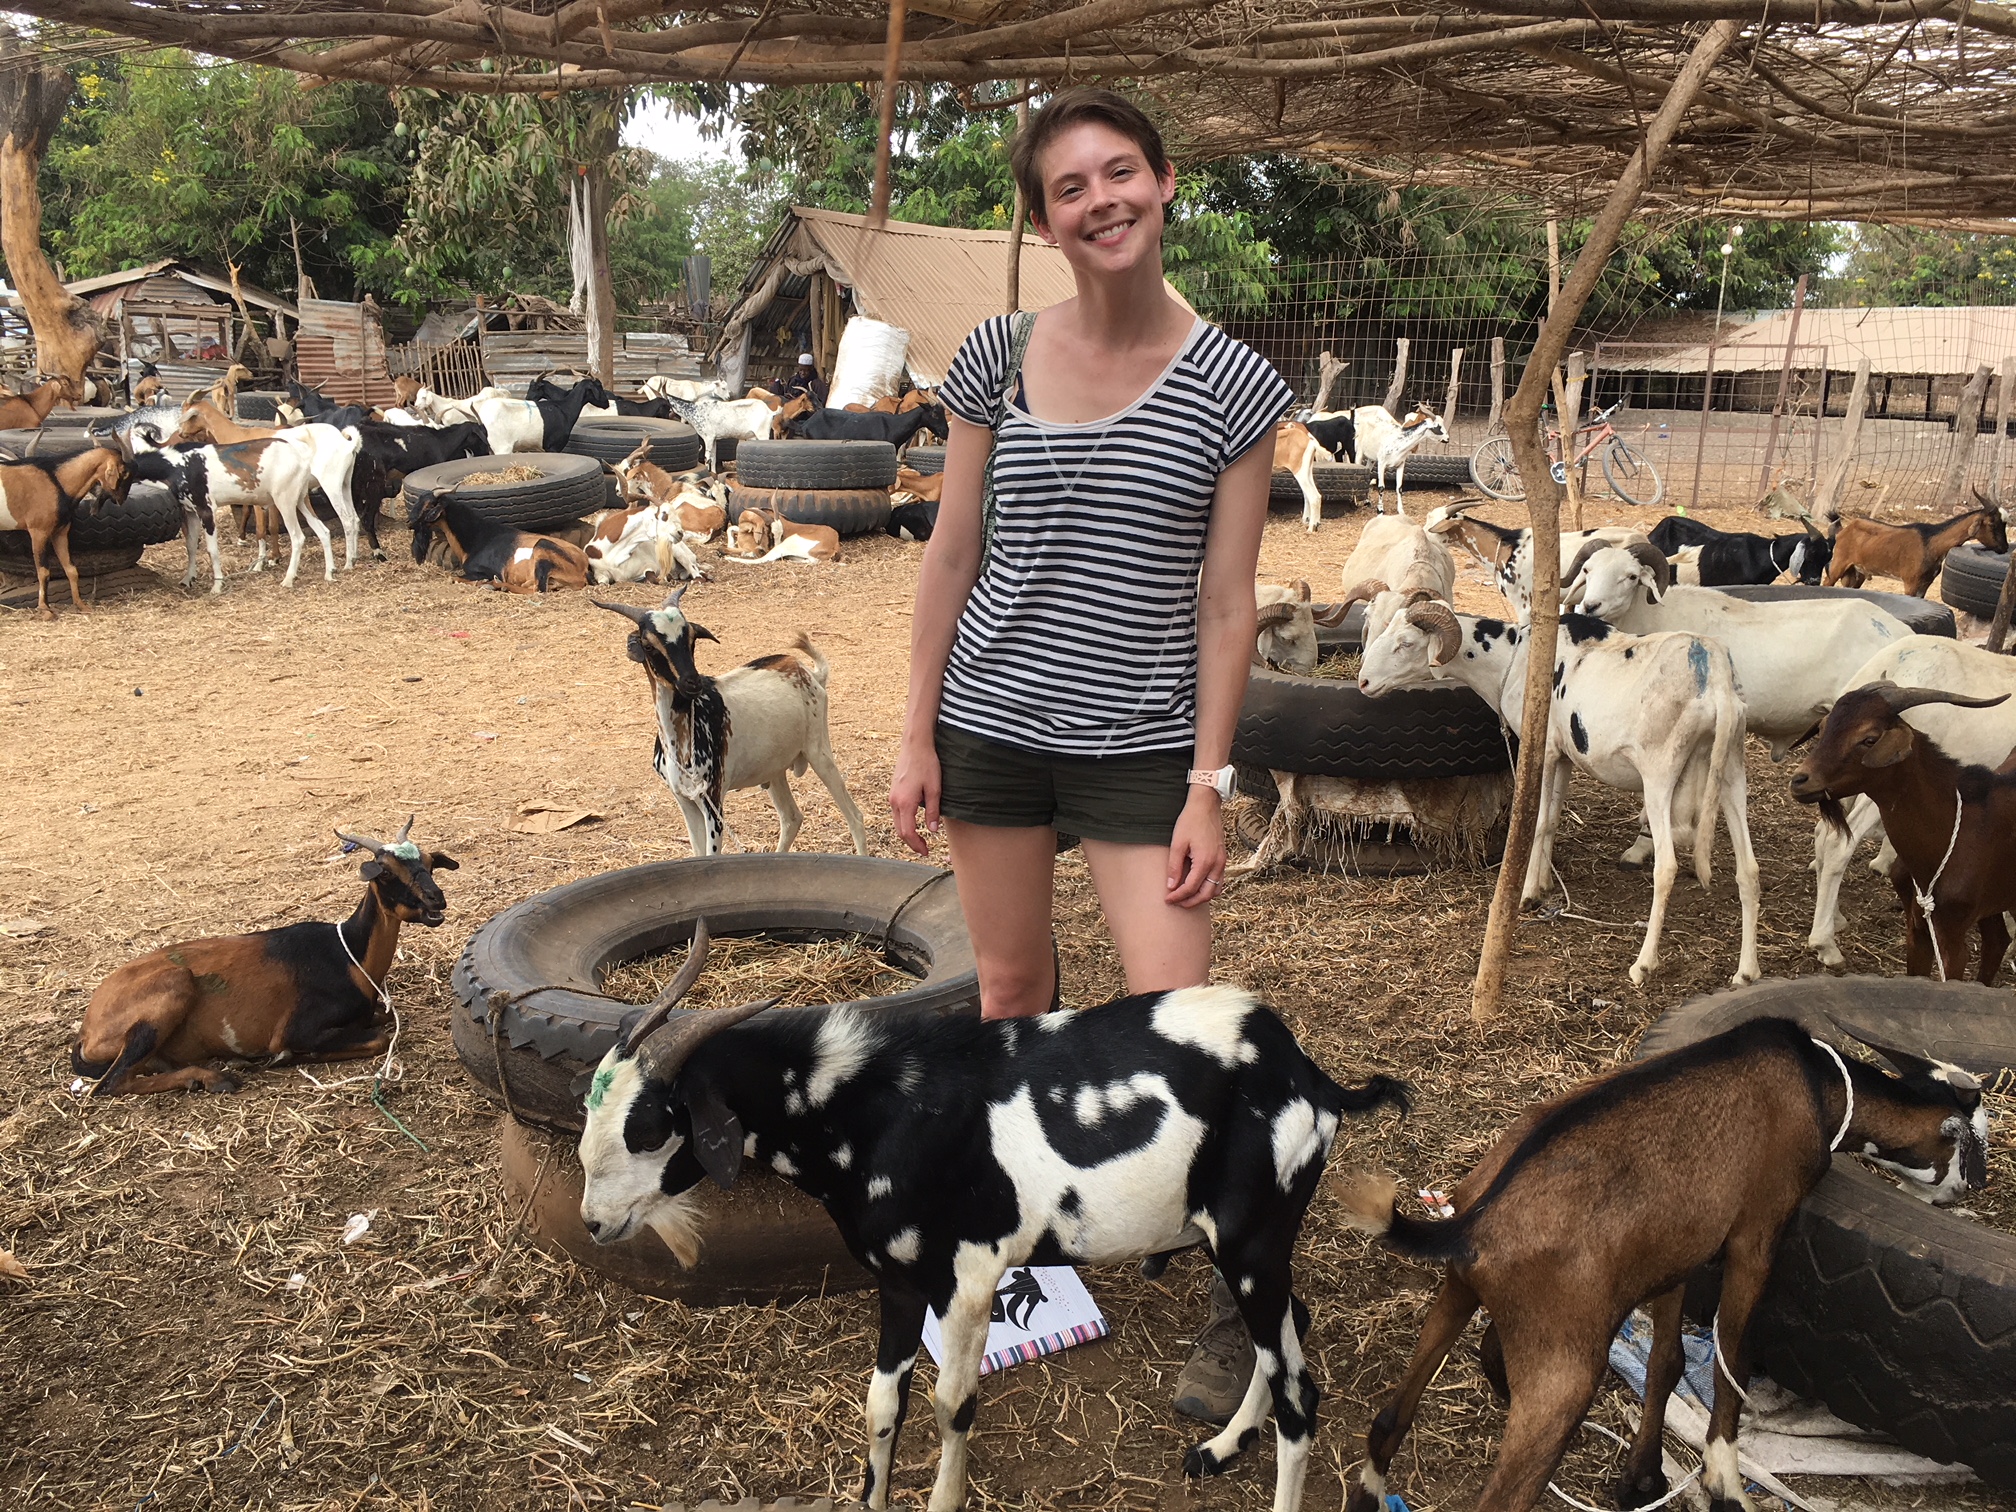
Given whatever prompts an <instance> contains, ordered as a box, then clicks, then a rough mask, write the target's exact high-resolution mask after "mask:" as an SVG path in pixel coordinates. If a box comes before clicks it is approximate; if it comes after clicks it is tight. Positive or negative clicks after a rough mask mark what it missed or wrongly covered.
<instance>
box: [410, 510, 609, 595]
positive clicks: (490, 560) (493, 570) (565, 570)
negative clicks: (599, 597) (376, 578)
mask: <svg viewBox="0 0 2016 1512" xmlns="http://www.w3.org/2000/svg"><path fill="white" fill-rule="evenodd" d="M458 486H459V485H456V484H450V485H449V486H448V487H446V488H437V489H435V490H434V491H433V492H432V493H429V494H424V495H422V496H420V497H419V498H416V499H415V500H414V504H415V514H414V517H413V560H414V561H415V562H419V563H422V564H423V565H424V564H425V562H426V561H427V553H428V551H429V550H430V549H431V548H432V547H433V545H434V538H435V536H437V535H438V536H440V537H441V541H442V544H443V545H444V546H445V547H446V548H447V550H448V558H449V566H451V567H453V568H455V569H456V573H455V575H456V576H457V577H459V578H460V579H461V580H462V581H463V582H465V583H484V582H487V583H491V584H493V585H494V586H496V587H497V588H499V589H501V590H502V591H503V592H505V593H550V592H552V590H554V589H555V588H586V587H587V586H588V557H587V554H586V553H585V552H583V551H582V549H581V548H580V547H579V546H576V545H574V544H573V543H572V542H571V541H556V540H554V539H553V538H552V537H551V536H543V535H533V534H532V533H531V532H529V531H524V530H519V529H518V528H517V527H516V526H512V525H503V524H499V523H498V522H497V521H495V520H487V519H485V518H484V517H483V516H482V515H480V514H478V513H477V512H476V511H475V510H473V509H471V508H470V507H469V506H468V505H467V504H464V503H461V502H460V501H458V500H456V499H455V498H454V497H452V496H453V494H454V492H455V489H456V487H458Z"/></svg>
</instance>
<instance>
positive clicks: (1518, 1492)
mask: <svg viewBox="0 0 2016 1512" xmlns="http://www.w3.org/2000/svg"><path fill="white" fill-rule="evenodd" d="M1871 1048H1874V1049H1877V1050H1879V1051H1880V1052H1881V1054H1882V1055H1883V1056H1884V1057H1885V1058H1886V1059H1888V1060H1889V1061H1890V1062H1891V1063H1892V1064H1894V1065H1895V1066H1897V1067H1898V1069H1899V1070H1900V1071H1902V1072H1903V1076H1902V1077H1901V1078H1898V1077H1892V1076H1889V1075H1886V1074H1885V1073H1884V1072H1882V1071H1880V1070H1878V1069H1877V1068H1876V1067H1874V1066H1871V1065H1868V1064H1866V1063H1864V1062H1862V1061H1858V1060H1854V1059H1851V1058H1847V1057H1843V1056H1840V1055H1839V1054H1838V1053H1837V1052H1835V1051H1834V1050H1833V1049H1831V1048H1830V1047H1828V1046H1826V1045H1824V1044H1822V1043H1820V1042H1819V1041H1817V1040H1815V1039H1813V1038H1812V1037H1811V1036H1810V1035H1808V1034H1807V1032H1806V1031H1805V1030H1804V1029H1802V1028H1801V1027H1800V1026H1799V1025H1797V1024H1795V1023H1793V1022H1791V1021H1790V1020H1788V1019H1775V1018H1772V1019H1753V1020H1751V1021H1750V1022H1749V1023H1746V1024H1740V1025H1738V1026H1737V1027H1736V1028H1734V1029H1731V1030H1729V1031H1727V1032H1726V1033H1723V1034H1718V1035H1716V1036H1714V1037H1713V1038H1712V1039H1706V1040H1703V1041H1701V1042H1700V1043H1699V1044H1695V1045H1689V1046H1686V1047H1685V1048H1683V1049H1679V1050H1673V1051H1669V1052H1667V1053H1666V1054H1664V1055H1659V1056H1654V1057H1653V1058H1652V1059H1650V1060H1647V1061H1643V1062H1640V1063H1639V1064H1637V1065H1631V1066H1625V1067H1623V1068H1621V1069H1619V1070H1616V1071H1612V1072H1610V1073H1609V1074H1607V1075H1605V1076H1600V1077H1597V1078H1596V1079H1594V1080H1593V1081H1589V1082H1585V1083H1583V1084H1582V1085H1581V1086H1579V1087H1577V1088H1575V1089H1574V1090H1572V1091H1570V1092H1568V1093H1567V1094H1566V1095H1564V1096H1562V1097H1558V1098H1556V1099H1554V1100H1553V1101H1551V1102H1546V1103H1542V1104H1540V1105H1539V1106H1538V1107H1535V1108H1530V1109H1528V1110H1527V1111H1526V1112H1525V1113H1524V1114H1523V1115H1521V1117H1520V1118H1519V1120H1518V1121H1517V1122H1516V1123H1514V1124H1513V1126H1512V1127H1511V1128H1510V1129H1509V1130H1507V1131H1506V1133H1505V1135H1504V1136H1503V1137H1502V1138H1501V1139H1500V1140H1499V1141H1498V1143H1497V1144H1496V1145H1494V1146H1493V1147H1492V1148H1491V1150H1490V1151H1489V1153H1487V1154H1486V1155H1485V1156H1484V1158H1483V1160H1481V1161H1479V1162H1478V1164H1477V1166H1476V1168H1475V1169H1474V1170H1472V1171H1471V1172H1470V1174H1469V1175H1467V1176H1465V1177H1464V1178H1463V1181H1462V1183H1461V1184H1460V1185H1459V1186H1458V1187H1457V1188H1456V1192H1455V1196H1454V1199H1453V1202H1454V1206H1455V1209H1456V1216H1455V1217H1454V1218H1453V1219H1451V1220H1449V1221H1446V1222H1432V1221H1429V1220H1425V1219H1421V1218H1415V1217H1410V1216H1407V1215H1404V1214H1402V1213H1401V1212H1400V1211H1399V1209H1398V1207H1397V1206H1396V1204H1395V1200H1394V1190H1393V1184H1392V1183H1391V1182H1390V1181H1387V1180H1383V1179H1381V1178H1377V1177H1368V1176H1364V1175H1362V1174H1361V1175H1360V1176H1359V1177H1358V1178H1357V1180H1356V1182H1355V1183H1349V1184H1347V1185H1346V1190H1345V1192H1344V1206H1345V1216H1346V1218H1347V1220H1348V1221H1349V1222H1350V1223H1351V1224H1352V1225H1353V1226H1354V1227H1358V1228H1362V1229H1364V1230H1366V1231H1367V1232H1370V1233H1373V1234H1377V1235H1380V1236H1381V1237H1382V1238H1383V1239H1384V1240H1385V1242H1386V1245H1387V1247H1388V1248H1390V1249H1394V1250H1397V1251H1398V1252H1399V1253H1401V1254H1403V1255H1406V1256H1409V1257H1410V1258H1412V1259H1416V1260H1423V1261H1429V1262H1433V1263H1439V1264H1442V1265H1444V1266H1446V1267H1447V1275H1446V1277H1445V1279H1444V1280H1443V1282H1442V1289H1441V1291H1440V1292H1439V1293H1437V1294H1436V1297H1435V1301H1434V1303H1433V1305H1432V1306H1431V1307H1430V1308H1429V1311H1428V1318H1427V1321H1426V1322H1425V1323H1423V1324H1422V1327H1421V1338H1420V1341H1419V1342H1418V1343H1417V1344H1416V1345H1415V1347H1414V1358H1413V1361H1412V1363H1411V1364H1410V1365H1409V1366H1408V1369H1407V1375H1406V1378H1405V1379H1404V1380H1403V1381H1402V1382H1401V1384H1400V1387H1399V1389H1398V1391H1396V1392H1395V1393H1394V1396H1393V1399H1392V1400H1391V1401H1390V1402H1388V1403H1387V1405H1386V1407H1385V1408H1384V1410H1382V1411H1381V1412H1380V1414H1379V1416H1378V1417H1377V1418H1376V1419H1374V1421H1373V1424H1372V1428H1371V1431H1370V1432H1369V1433H1368V1434H1367V1435H1366V1449H1367V1454H1368V1460H1367V1463H1366V1466H1365V1468H1364V1470H1363V1471H1362V1472H1361V1474H1360V1477H1359V1483H1358V1484H1357V1485H1355V1486H1353V1487H1352V1488H1351V1491H1350V1494H1349V1496H1348V1497H1347V1499H1346V1501H1345V1509H1346V1512H1375V1509H1378V1508H1379V1507H1381V1505H1382V1504H1383V1502H1384V1498H1385V1494H1386V1470H1387V1467H1388V1466H1389V1465H1390V1464H1391V1463H1392V1461H1393V1456H1394V1454H1395V1453H1396V1452H1397V1451H1398V1450H1399V1447H1400V1443H1401V1441H1402V1440H1403V1439H1404V1438H1405V1437H1406V1435H1407V1430H1408V1428H1409V1426H1411V1425H1412V1423H1413V1420H1414V1414H1415V1411H1416V1410H1417V1409H1418V1408H1419V1406H1420V1404H1421V1396H1422V1393H1423V1392H1424V1391H1426V1390H1427V1388H1428V1383H1429V1382H1430V1381H1431V1380H1432V1379H1433V1378H1434V1375H1435V1372H1436V1370H1437V1369H1439V1368H1440V1366H1441V1364H1442V1361H1443V1358H1444V1357H1445V1356H1446V1355H1447V1354H1448V1353H1449V1349H1450V1346H1451V1345H1453V1344H1454V1343H1455V1342H1456V1338H1457V1336H1458V1335H1459V1334H1460V1333H1462V1331H1463V1328H1464V1326H1465V1325H1466V1324H1467V1323H1468V1322H1469V1320H1470V1316H1471V1314H1473V1313H1474V1312H1476V1310H1477V1309H1478V1307H1479V1306H1482V1307H1485V1308H1487V1309H1488V1310H1489V1311H1490V1313H1491V1327H1490V1329H1489V1331H1488V1332H1487V1333H1486V1334H1485V1337H1484V1360H1485V1370H1486V1373H1487V1374H1488V1375H1490V1376H1491V1378H1492V1384H1493V1385H1494V1386H1496V1387H1497V1388H1498V1390H1499V1392H1500V1393H1501V1394H1507V1392H1508V1382H1509V1383H1510V1390H1509V1394H1510V1396H1511V1398H1512V1406H1511V1412H1510V1416H1509V1418H1508V1420H1507V1422H1506V1425H1505V1437H1504V1441H1503V1444H1502V1445H1501V1447H1500V1449H1499V1452H1498V1459H1497V1463H1496V1465H1495V1466H1494V1467H1493V1469H1492V1473H1491V1479H1490V1480H1489V1482H1487V1483H1486V1485H1485V1487H1484V1492H1483V1494H1482V1495H1481V1496H1480V1497H1479V1498H1478V1500H1477V1503H1476V1506H1477V1509H1478V1512H1525V1509H1526V1508H1528V1507H1531V1506H1533V1505H1534V1504H1535V1502H1536V1501H1538V1499H1539V1497H1540V1493H1541V1491H1542V1489H1543V1488H1544V1487H1545V1486H1546V1484H1547V1479H1548V1477H1549V1476H1550V1475H1552V1474H1553V1473H1554V1468H1555V1466H1556V1465H1558V1464H1559V1463H1560V1462H1561V1455H1562V1452H1563V1451H1564V1450H1565V1449H1566V1448H1567V1445H1568V1439H1569V1436H1570V1435H1571V1434H1572V1433H1574V1431H1575V1428H1576V1425H1577V1424H1579V1423H1580V1422H1581V1421H1582V1417H1583V1414H1584V1413H1586V1412H1587V1411H1588V1410H1589V1404H1590V1402H1591V1401H1592V1400H1594V1398H1595V1395H1596V1388H1597V1386H1598V1384H1599V1383H1600V1382H1601V1380H1602V1377H1603V1371H1604V1368H1605V1364H1606V1361H1607V1358H1608V1351H1609V1346H1610V1340H1611V1338H1612V1337H1613V1336H1614V1335H1615V1334H1616V1332H1617V1329H1618V1326H1619V1325H1620V1324H1621V1323H1622V1322H1623V1321H1624V1319H1625V1317H1626V1316H1627V1315H1629V1313H1630V1312H1631V1310H1632V1309H1633V1308H1634V1307H1637V1306H1639V1305H1640V1304H1641V1303H1642V1304H1645V1305H1646V1306H1648V1307H1649V1309H1650V1311H1651V1314H1652V1322H1653V1343H1652V1358H1651V1362H1650V1365H1649V1367H1648V1370H1647V1379H1646V1395H1645V1416H1644V1421H1643V1422H1642V1424H1641V1425H1640V1427H1639V1431H1638V1436H1637V1438H1636V1439H1635V1440H1634V1441H1633V1443H1632V1445H1631V1452H1630V1455H1629V1457H1628V1458H1627V1459H1626V1461H1625V1467H1624V1472H1623V1475H1622V1477H1621V1478H1620V1480H1619V1482H1618V1485H1617V1487H1616V1501H1617V1505H1619V1506H1622V1507H1640V1506H1644V1505H1645V1504H1646V1503H1648V1502H1651V1501H1654V1500H1657V1499H1658V1498H1659V1497H1661V1496H1663V1495H1665V1494H1666V1489H1667V1488H1666V1478H1665V1476H1664V1475H1663V1474H1662V1473H1661V1470H1660V1438H1661V1435H1662V1434H1663V1432H1664V1430H1665V1418H1666V1399H1667V1397H1668V1396H1670V1395H1671V1394H1672V1391H1673V1387H1674V1385H1675V1383H1676V1382H1678V1380H1679V1379H1680V1369H1681V1363H1682V1355H1681V1347H1680V1305H1681V1296H1682V1292H1683V1289H1684V1287H1685V1283H1686V1281H1687V1278H1688V1276H1689V1275H1691V1274H1692V1273H1693V1272H1695V1271H1696V1270H1699V1269H1700V1268H1701V1267H1702V1266H1704V1265H1706V1264H1707V1263H1708V1262H1709V1261H1711V1260H1713V1259H1714V1258H1716V1256H1718V1255H1720V1256H1721V1257H1722V1260H1723V1271H1722V1293H1721V1299H1720V1302H1719V1303H1718V1306H1717V1310H1716V1335H1717V1338H1718V1341H1719V1347H1720V1350H1721V1353H1722V1357H1723V1359H1724V1361H1725V1362H1726V1363H1725V1366H1724V1369H1725V1370H1726V1371H1727V1375H1726V1376H1722V1377H1718V1379H1717V1381H1716V1391H1715V1410H1714V1414H1713V1416H1712V1417H1711V1419H1710V1422H1709V1428H1708V1448H1707V1453H1706V1456H1705V1463H1704V1465H1703V1473H1702V1480H1703V1484H1704V1487H1705V1489H1706V1490H1707V1492H1708V1496H1709V1498H1710V1503H1711V1506H1712V1507H1713V1509H1714V1512H1735V1509H1739V1508H1747V1507H1748V1506H1749V1505H1750V1504H1749V1502H1748V1501H1747V1500H1746V1498H1745V1497H1744V1495H1743V1478H1742V1476H1741V1475H1740V1474H1739V1473H1738V1471H1737V1466H1736V1412H1737V1406H1738V1397H1737V1394H1736V1393H1735V1392H1732V1391H1727V1390H1724V1389H1723V1387H1724V1383H1725V1381H1727V1380H1730V1379H1733V1380H1734V1381H1736V1382H1739V1383H1740V1382H1744V1381H1747V1380H1748V1379H1749V1362H1750V1355H1749V1350H1748V1347H1747V1339H1746V1335H1747V1334H1748V1332H1749V1325H1750V1314H1751V1311H1752V1309H1754V1308H1755V1307H1756V1305H1757V1300H1758V1298H1759V1297H1761V1296H1762V1295H1763V1293H1764V1285H1765V1282H1766V1281H1767V1280H1769V1279H1770V1274H1771V1261H1772V1257H1773V1255H1774V1254H1775V1253H1776V1252H1777V1248H1778V1239H1779V1235H1780V1234H1781V1233H1782V1232H1783V1230H1784V1228H1785V1225H1786V1223H1787V1222H1788V1221H1789V1220H1790V1219H1791V1217H1792V1214H1793V1211H1794V1210H1795V1209H1796V1208H1797V1207H1798V1206H1799V1203H1800V1201H1801V1200H1802V1199H1803V1198H1804V1197H1805V1196H1806V1194H1807V1193H1808V1192H1809V1191H1811V1190H1812V1189H1813V1187H1814V1185H1815V1184H1816V1183H1817V1182H1818V1181H1819V1180H1820V1178H1821V1176H1823V1175H1824V1174H1825V1173H1826V1171H1827V1166H1828V1160H1829V1156H1830V1152H1831V1151H1832V1150H1835V1149H1841V1148H1846V1149H1850V1150H1854V1151H1857V1152H1859V1153H1862V1154H1864V1155H1867V1156H1868V1157H1869V1158H1870V1159H1871V1160H1873V1161H1874V1162H1875V1163H1876V1164H1877V1165H1880V1166H1883V1167H1884V1168H1885V1169H1887V1170H1889V1171H1891V1172H1893V1173H1895V1174H1896V1175H1898V1176H1900V1177H1902V1178H1904V1181H1905V1184H1906V1186H1907V1188H1908V1189H1910V1190H1912V1191H1913V1192H1914V1193H1915V1194H1916V1195H1918V1196H1920V1197H1923V1198H1925V1200H1927V1201H1950V1200H1952V1199H1953V1198H1955V1197H1957V1196H1958V1195H1959V1194H1960V1193H1961V1191H1962V1190H1964V1189H1965V1188H1966V1187H1970V1186H1971V1187H1978V1186H1981V1185H1983V1184H1985V1182H1986V1181H1987V1175H1988V1167H1987V1135H1988V1116H1987V1112H1986V1110H1985V1109H1984V1108H1983V1107H1982V1105H1981V1090H1980V1083H1979V1082H1978V1081H1976V1080H1975V1079H1974V1078H1973V1077H1972V1076H1970V1075H1969V1074H1968V1073H1967V1072H1965V1071H1962V1070H1960V1069H1959V1068H1958V1067H1955V1066H1947V1065H1944V1064H1941V1063H1935V1062H1932V1061H1927V1060H1923V1059H1920V1058H1919V1057H1917V1056H1913V1055H1908V1054H1906V1053H1904V1052H1903V1051H1898V1050H1891V1049H1887V1048H1885V1047H1882V1046H1872V1047H1871ZM1850 1080H1852V1082H1853V1085H1854V1097H1853V1106H1852V1108H1851V1107H1850V1106H1849V1098H1848V1096H1847V1095H1846V1088H1845V1085H1844V1083H1845V1082H1847V1081H1850Z"/></svg>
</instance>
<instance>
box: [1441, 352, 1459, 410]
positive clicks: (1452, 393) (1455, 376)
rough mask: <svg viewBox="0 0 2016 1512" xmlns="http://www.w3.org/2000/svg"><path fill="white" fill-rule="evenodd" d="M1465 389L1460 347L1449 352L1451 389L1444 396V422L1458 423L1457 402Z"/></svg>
mask: <svg viewBox="0 0 2016 1512" xmlns="http://www.w3.org/2000/svg"><path fill="white" fill-rule="evenodd" d="M1462 389H1463V348H1461V347H1458V348H1456V350H1455V351H1453V352H1451V353H1450V354H1449V391H1448V392H1447V393H1446V394H1444V395H1443V396H1442V423H1443V424H1444V425H1454V424H1455V423H1456V403H1457V401H1458V400H1459V399H1460V398H1461V397H1462Z"/></svg>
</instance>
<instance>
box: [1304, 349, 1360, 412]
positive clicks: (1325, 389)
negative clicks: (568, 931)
mask: <svg viewBox="0 0 2016 1512" xmlns="http://www.w3.org/2000/svg"><path fill="white" fill-rule="evenodd" d="M1349 366H1351V364H1350V363H1348V362H1339V361H1338V360H1337V358H1336V355H1335V354H1334V353H1331V352H1318V353H1317V354H1316V373H1317V379H1316V403H1315V404H1314V405H1312V406H1311V408H1313V409H1314V410H1315V411H1316V412H1317V413H1318V414H1322V413H1323V412H1324V410H1325V409H1326V407H1327V406H1328V405H1329V403H1330V390H1331V389H1333V388H1335V387H1336V386H1337V380H1338V379H1339V378H1342V377H1343V376H1344V369H1346V368H1347V367H1349Z"/></svg>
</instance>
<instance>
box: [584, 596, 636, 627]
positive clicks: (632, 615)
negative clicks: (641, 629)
mask: <svg viewBox="0 0 2016 1512" xmlns="http://www.w3.org/2000/svg"><path fill="white" fill-rule="evenodd" d="M588 602H589V603H591V604H593V605H594V606H595V607H596V608H597V609H607V610H608V611H609V612H610V613H611V614H620V615H622V616H623V617H624V618H625V619H627V620H630V621H632V622H633V623H635V624H637V625H639V626H642V625H643V624H644V623H645V622H646V621H648V620H649V619H650V618H651V611H650V610H649V609H639V608H637V607H636V606H635V605H632V604H611V603H608V602H606V601H604V600H602V599H598V598H595V597H593V596H592V595H591V596H590V597H589V600H588Z"/></svg>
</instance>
